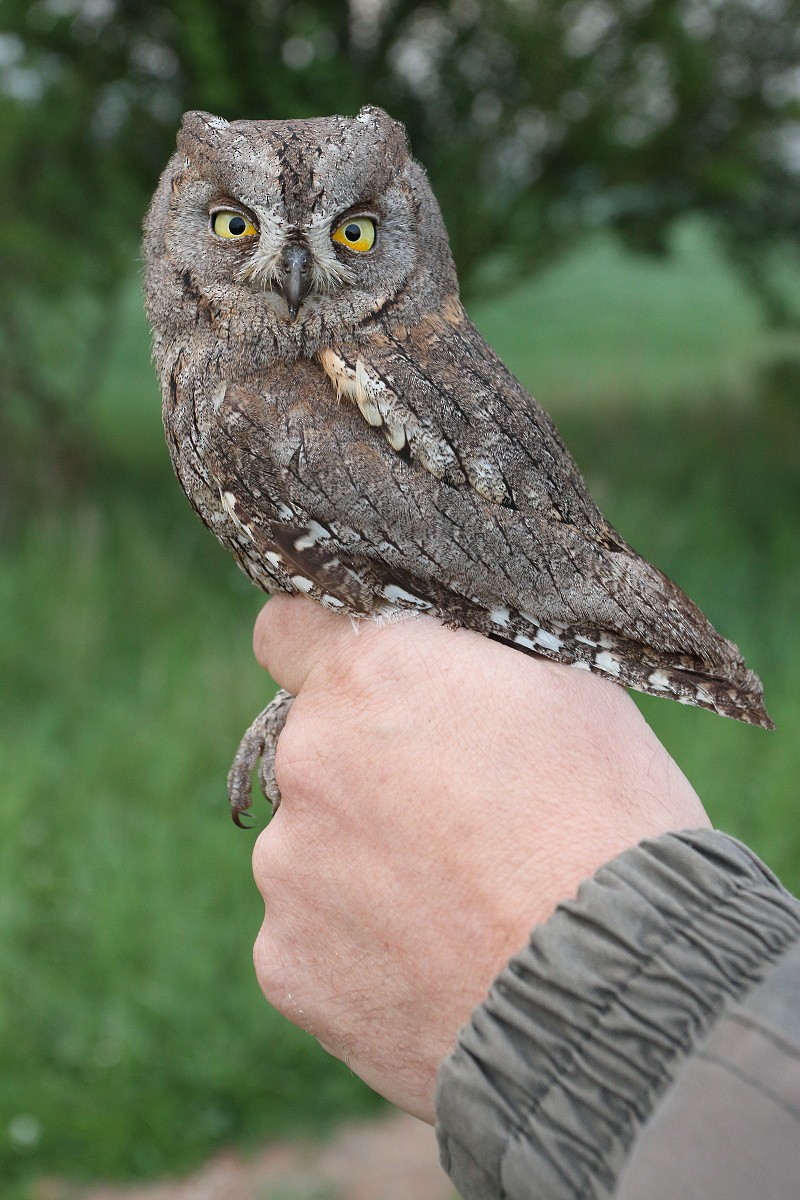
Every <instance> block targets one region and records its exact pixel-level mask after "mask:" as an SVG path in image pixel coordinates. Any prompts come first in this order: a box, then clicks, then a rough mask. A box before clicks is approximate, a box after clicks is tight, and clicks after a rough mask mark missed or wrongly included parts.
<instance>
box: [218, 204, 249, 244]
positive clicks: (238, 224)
mask: <svg viewBox="0 0 800 1200" xmlns="http://www.w3.org/2000/svg"><path fill="white" fill-rule="evenodd" d="M211 228H212V229H213V230H214V233H215V234H216V235H217V237H224V238H243V237H252V236H253V234H254V233H258V230H257V229H256V227H255V225H254V224H253V222H252V221H248V219H247V217H243V216H242V214H241V213H238V212H232V211H231V210H230V209H227V208H226V209H224V210H223V211H222V212H217V213H214V216H213V218H212V221H211Z"/></svg>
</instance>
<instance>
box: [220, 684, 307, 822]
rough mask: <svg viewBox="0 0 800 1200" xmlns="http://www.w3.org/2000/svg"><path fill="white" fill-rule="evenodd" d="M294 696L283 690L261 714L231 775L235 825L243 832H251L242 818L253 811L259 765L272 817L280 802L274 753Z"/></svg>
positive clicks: (229, 774) (243, 741)
mask: <svg viewBox="0 0 800 1200" xmlns="http://www.w3.org/2000/svg"><path fill="white" fill-rule="evenodd" d="M293 699H294V697H293V696H290V695H289V693H288V692H286V691H284V690H283V689H282V688H281V690H280V691H279V692H278V693H277V694H276V696H275V697H274V699H273V700H272V701H271V702H270V703H269V704H268V705H267V707H266V708H265V709H264V711H263V712H261V713H259V714H258V716H257V717H256V719H255V721H253V723H252V725H251V726H250V728H249V729H248V730H247V732H246V733H245V735H244V737H243V738H242V740H241V742H240V743H239V749H238V750H237V751H236V756H235V758H234V760H233V763H232V765H231V769H230V771H229V772H228V800H229V801H230V806H231V817H232V818H233V823H234V825H237V826H238V827H239V828H240V829H251V828H252V826H251V825H248V824H242V819H241V818H242V816H243V815H244V813H246V812H247V810H248V809H249V808H250V806H251V804H252V802H253V800H252V773H253V768H254V767H255V765H256V763H258V764H259V770H258V782H259V785H260V787H261V791H262V792H263V794H264V796H265V797H266V799H267V800H269V802H270V804H271V805H272V812H273V815H274V814H275V812H276V810H277V808H278V805H279V804H280V802H281V793H280V789H279V787H278V784H277V781H276V779H275V751H276V749H277V745H278V738H279V737H280V735H281V730H282V729H283V727H284V725H285V723H286V718H287V716H288V715H289V709H290V708H291V705H292V701H293Z"/></svg>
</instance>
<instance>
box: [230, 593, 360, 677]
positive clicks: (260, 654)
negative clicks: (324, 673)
mask: <svg viewBox="0 0 800 1200" xmlns="http://www.w3.org/2000/svg"><path fill="white" fill-rule="evenodd" d="M354 637H355V632H354V630H353V627H352V625H351V623H350V621H349V619H348V618H347V617H343V616H339V614H338V613H332V612H328V611H327V609H324V608H322V606H321V605H319V604H316V603H315V602H314V601H313V600H309V599H307V598H306V597H304V596H273V598H272V599H271V600H270V601H269V603H268V604H265V606H264V607H263V608H262V610H261V612H260V613H259V614H258V617H257V619H256V624H255V629H254V630H253V652H254V653H255V656H256V659H257V660H258V662H259V663H260V665H261V666H262V667H263V668H264V670H265V671H268V672H269V674H270V675H271V676H272V678H273V679H274V680H275V682H276V683H277V684H279V685H280V687H282V688H286V690H287V692H290V693H291V694H292V695H293V696H296V695H297V694H298V692H299V691H300V689H301V688H302V686H303V684H304V683H305V681H306V679H307V678H308V675H309V673H310V671H311V670H312V669H313V667H314V666H315V665H316V664H317V663H319V662H320V660H321V659H322V658H323V657H324V656H325V655H326V654H327V653H328V652H329V651H331V650H338V651H341V652H344V653H346V652H347V651H346V647H347V645H348V644H349V642H350V641H352V639H353V638H354Z"/></svg>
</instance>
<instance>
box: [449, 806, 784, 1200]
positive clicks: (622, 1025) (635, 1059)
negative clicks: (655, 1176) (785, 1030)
mask: <svg viewBox="0 0 800 1200" xmlns="http://www.w3.org/2000/svg"><path fill="white" fill-rule="evenodd" d="M798 937H800V906H798V903H797V901H796V900H794V899H793V897H791V896H790V895H789V893H788V892H786V891H785V890H784V888H783V887H782V886H781V884H780V883H779V882H778V880H777V879H776V878H775V876H774V875H773V874H772V873H771V872H770V871H769V870H768V868H767V867H766V866H765V865H764V864H763V863H762V862H761V861H760V860H759V859H758V858H756V856H755V855H754V854H753V853H752V852H751V851H750V850H748V849H747V847H745V846H743V845H741V844H740V843H739V842H736V841H735V840H734V839H733V838H729V837H727V836H726V835H725V834H720V833H713V832H711V831H708V830H698V831H692V832H686V833H680V834H667V835H664V836H663V837H660V838H657V839H655V840H653V841H647V842H643V843H641V845H639V846H637V847H634V848H633V849H631V850H628V851H626V852H625V853H624V854H622V855H620V856H619V857H618V858H616V859H614V860H613V862H611V863H609V864H608V865H607V866H605V867H603V868H601V870H599V871H598V872H597V874H596V875H594V876H593V877H592V878H591V879H590V880H587V881H586V882H585V883H584V884H582V885H581V887H580V889H579V891H578V895H577V897H576V899H575V900H574V901H570V902H569V903H566V904H563V905H561V906H560V907H559V908H558V909H557V910H556V912H555V913H554V914H553V916H552V917H551V918H550V920H549V921H547V922H546V923H545V924H544V925H542V926H539V927H538V928H537V929H535V930H534V932H533V935H532V937H531V941H530V943H529V945H528V946H527V947H526V948H525V950H524V951H522V953H521V954H519V955H518V956H517V957H515V958H514V959H512V960H511V962H510V963H509V965H508V967H506V969H505V970H504V971H503V972H502V974H501V975H500V976H499V977H498V979H497V980H496V982H495V984H494V986H493V987H492V990H491V992H490V994H489V996H488V998H487V999H486V1001H485V1002H484V1003H483V1004H482V1005H480V1006H479V1007H478V1008H477V1009H476V1011H475V1013H474V1014H473V1017H472V1020H471V1022H470V1023H469V1024H468V1025H467V1026H465V1028H464V1029H463V1030H462V1031H461V1033H460V1035H459V1038H458V1042H457V1045H456V1049H455V1050H454V1052H453V1053H452V1055H450V1057H449V1058H448V1059H446V1060H445V1062H444V1063H443V1064H442V1067H441V1069H440V1072H439V1080H438V1087H437V1115H438V1122H439V1124H438V1135H439V1142H440V1150H441V1156H442V1164H443V1166H444V1168H445V1170H446V1171H447V1172H448V1173H449V1175H450V1177H451V1178H452V1180H453V1182H454V1183H455V1185H456V1187H457V1188H458V1189H459V1191H460V1193H461V1195H462V1196H463V1197H464V1200H487V1198H489V1197H508V1198H516V1197H520V1198H521V1197H531V1196H536V1197H537V1200H593V1198H595V1197H597V1198H599V1197H607V1196H609V1195H611V1194H612V1193H613V1188H614V1185H615V1181H616V1179H617V1176H618V1174H619V1171H620V1169H621V1167H622V1165H623V1163H624V1162H625V1159H626V1157H627V1154H628V1150H629V1148H630V1146H631V1142H632V1141H633V1138H634V1137H635V1135H636V1133H637V1131H638V1129H639V1127H640V1126H641V1125H642V1123H643V1122H644V1121H645V1120H646V1119H647V1117H648V1116H649V1114H650V1112H651V1111H652V1109H653V1107H654V1105H655V1103H656V1101H657V1099H658V1097H659V1096H660V1095H661V1093H662V1092H663V1091H664V1090H665V1089H666V1088H667V1087H668V1086H669V1084H670V1082H671V1080H672V1078H673V1077H674V1075H675V1072H676V1071H677V1069H678V1068H679V1067H680V1064H681V1062H682V1061H683V1059H684V1058H685V1056H686V1055H687V1054H688V1053H689V1052H690V1050H691V1049H692V1047H693V1046H694V1045H695V1043H696V1042H697V1041H698V1040H699V1039H700V1038H701V1037H703V1036H704V1034H705V1033H706V1032H707V1031H708V1030H709V1029H710V1027H711V1026H712V1024H713V1023H714V1020H715V1018H716V1016H717V1014H718V1013H719V1012H720V1010H721V1009H722V1007H723V1006H724V1004H725V1003H726V1001H727V1000H728V999H729V998H731V997H735V996H740V995H742V994H743V993H744V992H745V991H747V990H748V989H749V988H750V987H751V986H752V985H753V984H755V983H756V982H757V981H758V980H759V979H760V978H761V976H762V974H763V972H764V970H765V969H766V967H767V966H768V965H769V963H770V962H772V961H773V960H774V959H775V958H777V957H778V956H779V955H780V954H781V952H782V951H783V950H784V949H785V948H786V947H787V946H788V945H789V944H791V943H792V942H793V941H795V940H796V939H797V938H798Z"/></svg>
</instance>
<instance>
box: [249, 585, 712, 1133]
mask: <svg viewBox="0 0 800 1200" xmlns="http://www.w3.org/2000/svg"><path fill="white" fill-rule="evenodd" d="M254 645H255V651H256V656H257V658H258V661H259V662H260V663H261V665H262V666H263V667H265V668H266V669H267V670H268V671H269V672H270V674H271V675H272V677H273V678H274V679H275V680H276V681H277V682H278V683H279V684H280V685H281V686H282V687H285V688H287V690H288V691H290V692H292V693H293V694H294V695H295V696H296V697H297V699H296V700H295V702H294V704H293V706H292V708H291V711H290V714H289V718H288V721H287V723H286V727H285V729H284V731H283V732H282V734H281V737H280V741H279V743H278V751H277V756H276V762H275V771H276V777H277V781H278V785H279V787H280V789H281V794H282V803H281V806H280V808H279V809H278V811H277V813H276V814H275V817H274V819H273V820H272V821H271V823H270V824H269V826H268V827H267V828H266V829H265V830H264V831H263V833H262V834H261V835H260V837H259V838H258V841H257V843H256V847H255V851H254V855H253V864H254V874H255V879H256V883H257V884H258V887H259V889H260V891H261V893H262V895H263V897H264V901H265V908H266V915H265V919H264V923H263V925H262V927H261V931H260V933H259V935H258V938H257V940H256V945H255V964H256V972H257V975H258V980H259V983H260V985H261V988H262V990H263V991H264V994H265V995H266V997H267V999H268V1000H269V1001H270V1002H271V1003H272V1004H273V1005H274V1006H275V1007H276V1008H278V1009H279V1010H280V1011H281V1012H283V1013H284V1014H285V1015H286V1016H287V1017H288V1018H289V1019H290V1020H292V1021H293V1022H295V1024H297V1025H300V1026H302V1027H303V1028H304V1029H307V1030H309V1031H310V1032H311V1033H312V1034H314V1035H315V1036H316V1037H317V1038H318V1039H319V1041H320V1042H322V1044H323V1045H324V1046H325V1047H326V1048H327V1049H329V1050H330V1052H331V1053H333V1054H335V1055H337V1056H338V1057H339V1058H342V1059H344V1060H345V1062H347V1063H348V1064H349V1066H350V1067H351V1068H352V1069H353V1070H354V1071H355V1072H356V1073H357V1074H358V1075H360V1076H361V1077H362V1078H363V1079H364V1080H366V1082H367V1083H368V1084H370V1086H372V1087H373V1088H375V1089H376V1090H377V1091H379V1092H381V1093H382V1094H383V1095H384V1096H387V1097H388V1098H389V1099H390V1100H393V1101H394V1102H395V1103H396V1104H398V1105H400V1107H402V1108H405V1109H407V1110H408V1111H409V1112H412V1113H414V1114H416V1115H417V1116H419V1117H421V1118H422V1119H424V1120H427V1121H430V1122H433V1120H434V1111H433V1094H434V1085H435V1077H436V1072H437V1069H438V1067H439V1064H440V1062H441V1061H442V1059H443V1058H444V1057H445V1056H446V1055H447V1054H448V1053H449V1052H450V1050H451V1049H452V1048H453V1046H454V1044H455V1038H456V1034H457V1032H458V1029H459V1028H460V1026H461V1025H462V1024H464V1023H465V1022H466V1021H467V1020H468V1018H469V1016H470V1013H471V1011H472V1009H473V1008H474V1007H475V1005H476V1004H478V1003H479V1002H480V1001H481V1000H482V999H483V998H484V996H485V995H486V993H487V992H488V989H489V987H490V985H491V983H492V980H493V979H494V977H495V976H496V975H497V974H498V973H499V972H500V970H501V969H502V968H503V967H504V966H505V964H506V963H507V961H508V959H509V958H510V957H511V956H512V955H513V954H514V953H515V952H516V951H517V950H519V949H521V947H522V946H523V945H524V944H525V943H526V942H527V940H528V936H529V933H530V930H531V929H532V927H533V926H534V925H536V924H537V923H539V922H541V921H544V920H546V919H547V917H548V916H549V915H550V914H551V913H552V911H553V909H554V908H555V906H556V905H557V904H558V903H559V902H560V901H562V900H565V899H568V898H569V897H571V896H573V895H574V893H575V891H576V888H577V885H578V883H579V882H580V881H581V879H583V878H585V877H587V876H589V875H591V874H592V873H593V872H594V871H595V870H596V869H597V868H598V867H599V866H601V865H602V864H603V863H605V862H607V861H608V860H609V859H611V858H613V857H614V856H615V855H616V854H618V853H621V852H622V851H623V850H625V849H627V848H628V847H629V846H632V845H634V844H635V843H637V842H638V841H640V840H641V839H642V838H644V837H649V836H656V835H658V834H661V833H664V832H666V831H668V830H676V829H685V828H696V827H699V826H703V825H708V819H707V817H706V815H705V813H704V811H703V808H702V806H701V804H700V801H699V800H698V798H697V796H696V795H695V793H694V791H693V789H692V788H691V786H690V784H689V783H688V782H687V780H686V779H685V778H684V776H683V775H682V774H681V772H680V770H679V769H678V767H677V766H676V765H675V763H674V762H673V761H672V759H671V758H670V757H669V755H668V754H667V752H666V750H665V749H664V748H663V746H662V745H661V744H660V742H659V741H658V740H657V739H656V737H655V735H654V734H653V733H652V731H651V730H650V728H649V727H648V726H647V724H646V723H645V721H644V720H643V718H642V717H641V716H640V714H639V712H638V709H637V708H636V707H635V705H634V704H633V702H632V700H631V699H630V697H629V696H628V695H627V693H626V692H624V691H623V690H622V689H621V688H619V687H618V686H617V685H615V684H613V683H610V682H607V681H605V680H602V679H599V678H598V677H597V676H593V675H590V674H588V673H587V672H582V671H577V670H573V669H570V668H567V667H562V666H559V665H556V664H553V663H549V662H547V661H545V660H544V659H540V658H530V657H528V656H526V655H523V654H520V653H519V652H518V651H516V650H512V649H509V648H507V647H504V646H502V645H498V644H497V643H494V642H490V641H489V640H487V639H486V638H483V637H481V636H479V635H478V634H473V633H470V632H467V631H465V630H450V629H445V628H443V627H442V626H441V625H439V624H438V622H436V621H434V620H432V619H431V618H428V617H418V618H414V619H409V620H406V621H397V622H390V623H388V624H383V625H379V624H378V623H376V622H373V621H363V622H361V623H360V624H359V625H358V627H357V629H356V628H354V627H353V624H352V623H351V622H350V621H349V620H348V619H347V618H344V617H339V616H336V615H334V614H332V613H329V612H326V611H325V610H323V609H322V608H320V607H319V606H318V605H316V604H314V603H312V602H311V601H310V600H306V599H298V598H289V597H282V596H278V597H275V598H274V599H272V600H271V601H270V602H269V604H268V605H267V606H266V607H265V608H264V609H263V611H262V612H261V614H260V616H259V618H258V621H257V623H256V629H255V638H254Z"/></svg>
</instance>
